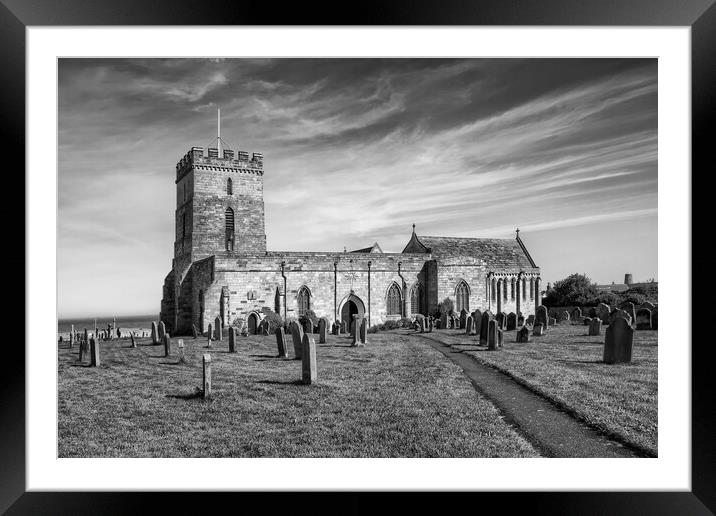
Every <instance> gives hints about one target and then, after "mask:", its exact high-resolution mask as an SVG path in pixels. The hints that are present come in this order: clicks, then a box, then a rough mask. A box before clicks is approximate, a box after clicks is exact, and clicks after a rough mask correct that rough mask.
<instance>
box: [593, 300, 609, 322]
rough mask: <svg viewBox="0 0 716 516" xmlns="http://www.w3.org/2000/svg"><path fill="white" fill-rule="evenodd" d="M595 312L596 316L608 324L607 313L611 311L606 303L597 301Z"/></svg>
mask: <svg viewBox="0 0 716 516" xmlns="http://www.w3.org/2000/svg"><path fill="white" fill-rule="evenodd" d="M596 312H597V314H596V315H597V317H599V318H600V319H601V320H602V322H603V323H604V324H609V314H610V313H611V309H610V308H609V305H608V304H606V303H599V304H598V305H597V308H596Z"/></svg>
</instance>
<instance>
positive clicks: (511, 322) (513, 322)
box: [506, 312, 517, 331]
mask: <svg viewBox="0 0 716 516" xmlns="http://www.w3.org/2000/svg"><path fill="white" fill-rule="evenodd" d="M506 325H507V328H506V329H507V331H510V330H516V329H517V314H516V313H514V312H510V313H509V314H507V322H506Z"/></svg>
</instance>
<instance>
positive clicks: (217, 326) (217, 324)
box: [214, 315, 224, 340]
mask: <svg viewBox="0 0 716 516" xmlns="http://www.w3.org/2000/svg"><path fill="white" fill-rule="evenodd" d="M214 340H224V335H223V332H222V328H221V317H219V316H218V315H217V316H216V319H214Z"/></svg>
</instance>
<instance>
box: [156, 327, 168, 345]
mask: <svg viewBox="0 0 716 516" xmlns="http://www.w3.org/2000/svg"><path fill="white" fill-rule="evenodd" d="M166 332H167V326H166V325H165V324H164V321H159V333H158V334H157V339H158V340H157V344H160V343H162V342H164V341H163V340H162V339H164V334H165V333H166Z"/></svg>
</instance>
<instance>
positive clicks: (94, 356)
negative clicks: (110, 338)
mask: <svg viewBox="0 0 716 516" xmlns="http://www.w3.org/2000/svg"><path fill="white" fill-rule="evenodd" d="M90 366H93V367H99V366H100V360H99V341H98V340H97V339H95V338H91V339H90Z"/></svg>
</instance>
